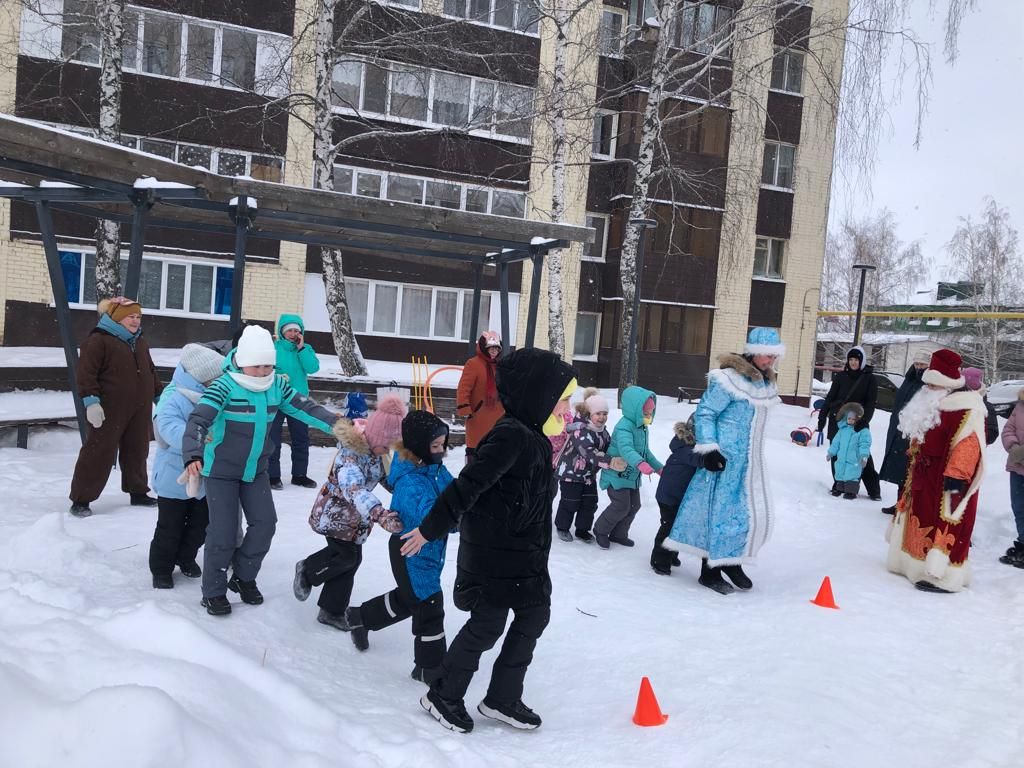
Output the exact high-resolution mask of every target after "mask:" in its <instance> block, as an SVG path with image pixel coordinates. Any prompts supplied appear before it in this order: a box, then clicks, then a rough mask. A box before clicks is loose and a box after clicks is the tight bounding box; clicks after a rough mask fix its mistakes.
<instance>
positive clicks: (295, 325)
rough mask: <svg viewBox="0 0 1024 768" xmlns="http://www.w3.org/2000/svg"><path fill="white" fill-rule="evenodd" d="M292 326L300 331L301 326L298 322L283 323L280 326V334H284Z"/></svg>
mask: <svg viewBox="0 0 1024 768" xmlns="http://www.w3.org/2000/svg"><path fill="white" fill-rule="evenodd" d="M292 328H294V329H295V330H296V331H298V332H299V333H302V326H301V325H299V324H298V323H285V324H284V325H282V326H281V335H282V336H284V335H285V334H286V333H288V331H290V330H291V329H292Z"/></svg>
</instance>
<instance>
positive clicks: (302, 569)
mask: <svg viewBox="0 0 1024 768" xmlns="http://www.w3.org/2000/svg"><path fill="white" fill-rule="evenodd" d="M312 591H313V585H312V584H310V583H309V577H308V576H306V561H305V560H299V562H297V563H296V564H295V578H294V579H292V593H293V594H294V595H295V599H296V600H301V601H303V602H305V601H306V600H307V599H308V598H309V593H310V592H312Z"/></svg>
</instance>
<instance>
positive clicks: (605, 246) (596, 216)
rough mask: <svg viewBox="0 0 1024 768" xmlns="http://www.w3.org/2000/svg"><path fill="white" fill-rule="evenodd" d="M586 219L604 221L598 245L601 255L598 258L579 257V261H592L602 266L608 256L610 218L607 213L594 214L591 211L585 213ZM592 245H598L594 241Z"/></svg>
mask: <svg viewBox="0 0 1024 768" xmlns="http://www.w3.org/2000/svg"><path fill="white" fill-rule="evenodd" d="M586 217H587V218H591V219H602V220H604V232H603V236H602V238H601V243H600V248H601V250H600V253H601V255H600V257H598V256H586V255H582V256H580V259H581V260H583V261H593V262H597V263H601V264H604V262H605V260H606V259H607V256H608V227H609V226H610V225H611V222H612V217H611V216H609V215H608V214H607V213H594V212H593V211H587V212H586ZM593 245H595V246H596V245H598V243H597V242H596V241H595V242H594V243H593Z"/></svg>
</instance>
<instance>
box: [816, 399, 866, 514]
mask: <svg viewBox="0 0 1024 768" xmlns="http://www.w3.org/2000/svg"><path fill="white" fill-rule="evenodd" d="M837 415H838V417H839V429H838V430H837V431H836V435H835V437H833V438H832V442H831V443H830V444H829V446H828V453H827V454H826V455H825V460H826V461H831V462H833V463H834V471H833V474H834V475H835V478H836V479H835V482H834V483H833V484H832V495H833V496H839V495H842V497H843V498H844V499H848V500H849V499H856V498H857V492H858V491H859V490H860V476H861V473H862V472H863V471H864V467H866V466H867V463H868V459H870V458H871V430H870V429H862V430H860V431H859V432H858V431H857V422H858V421H859V420H860V419H861V418H862V417H863V416H864V408H863V407H862V406H861V405H860V404H859V403H847V404H846V405H844V406H842V407H841V408H840V409H839V412H838V414H837Z"/></svg>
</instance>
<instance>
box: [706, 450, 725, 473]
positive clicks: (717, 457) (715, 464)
mask: <svg viewBox="0 0 1024 768" xmlns="http://www.w3.org/2000/svg"><path fill="white" fill-rule="evenodd" d="M704 469H706V470H707V471H708V472H721V471H722V470H723V469H725V456H723V455H722V454H721V453H720V452H719V451H711V453H705V454H704Z"/></svg>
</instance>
